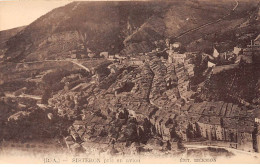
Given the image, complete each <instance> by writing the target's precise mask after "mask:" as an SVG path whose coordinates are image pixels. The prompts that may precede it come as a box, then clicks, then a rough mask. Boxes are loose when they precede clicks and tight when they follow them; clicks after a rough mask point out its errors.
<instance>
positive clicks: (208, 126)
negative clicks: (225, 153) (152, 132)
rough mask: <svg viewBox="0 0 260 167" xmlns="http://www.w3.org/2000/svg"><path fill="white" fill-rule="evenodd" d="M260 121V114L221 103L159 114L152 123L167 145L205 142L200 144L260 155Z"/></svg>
mask: <svg viewBox="0 0 260 167" xmlns="http://www.w3.org/2000/svg"><path fill="white" fill-rule="evenodd" d="M254 112H257V113H258V116H255V114H254ZM254 118H255V119H254ZM258 120H259V111H251V110H246V109H245V108H241V107H239V106H238V105H235V104H232V103H224V102H222V101H220V102H203V103H190V104H186V105H185V106H183V107H182V108H181V110H180V111H179V110H176V109H175V110H173V112H168V113H165V114H159V115H158V114H157V115H155V116H153V117H152V118H151V119H150V122H151V123H152V124H153V126H154V128H155V129H156V132H157V133H158V134H159V135H161V136H162V138H163V139H164V140H166V141H167V140H171V139H173V138H175V139H176V138H181V140H183V141H186V142H192V141H195V142H199V141H202V142H201V143H199V144H206V145H214V146H223V147H231V148H235V149H239V150H243V151H248V152H259V151H260V147H259V146H260V136H259V134H260V133H259V132H260V129H259V128H260V124H259V121H258ZM255 129H257V131H256V130H255Z"/></svg>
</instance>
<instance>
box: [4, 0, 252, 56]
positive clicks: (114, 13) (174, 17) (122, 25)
mask: <svg viewBox="0 0 260 167" xmlns="http://www.w3.org/2000/svg"><path fill="white" fill-rule="evenodd" d="M234 5H235V1H233V0H229V1H218V2H210V1H204V0H197V1H193V0H186V1H184V2H183V1H178V0H175V1H170V2H168V1H167V2H164V3H161V2H153V1H152V2H73V3H70V4H68V5H66V6H64V7H60V8H57V9H54V10H52V11H51V12H49V13H47V14H46V15H44V16H42V17H40V18H39V19H37V20H36V21H34V22H33V23H32V24H30V25H29V26H27V27H26V28H25V29H24V30H23V31H21V32H19V33H18V34H17V35H16V36H14V37H12V38H10V39H9V40H8V42H7V52H6V53H5V60H8V61H20V60H23V59H26V60H27V61H33V60H43V59H57V58H64V57H66V56H68V54H69V51H71V50H77V49H79V48H81V47H82V46H84V50H85V51H87V49H90V50H91V51H93V52H95V53H99V52H102V51H109V52H110V53H112V54H114V53H118V52H120V51H121V53H123V54H132V53H140V52H147V51H151V50H152V49H154V48H155V47H157V46H156V45H155V44H154V42H155V41H160V40H161V41H162V40H163V41H164V39H166V38H172V37H175V36H177V35H178V34H181V33H183V32H185V31H187V30H190V29H193V28H196V27H198V26H200V25H203V24H205V23H207V22H209V21H212V20H216V19H218V18H221V17H223V16H224V15H226V14H228V13H229V12H230V11H231V10H232V8H233V7H234ZM253 5H254V3H249V2H248V3H246V2H244V5H243V4H242V6H241V5H240V8H241V9H239V10H240V11H246V10H248V9H249V8H251V7H252V6H253ZM229 21H230V22H231V23H232V20H229ZM211 27H214V25H212V26H211ZM215 29H216V28H213V30H212V31H215ZM207 33H208V32H207ZM192 34H194V33H192ZM191 37H192V38H191ZM191 37H190V35H187V36H186V37H185V39H184V40H182V41H184V43H187V42H188V43H190V42H192V41H193V40H194V39H193V38H195V39H197V38H198V37H193V36H191Z"/></svg>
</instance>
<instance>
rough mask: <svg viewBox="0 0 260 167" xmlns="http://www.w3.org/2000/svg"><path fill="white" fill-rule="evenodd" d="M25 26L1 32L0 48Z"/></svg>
mask: <svg viewBox="0 0 260 167" xmlns="http://www.w3.org/2000/svg"><path fill="white" fill-rule="evenodd" d="M25 27H26V26H22V27H17V28H12V29H9V30H3V31H0V48H4V47H5V44H6V41H8V39H9V38H11V37H13V36H15V35H16V34H17V33H18V32H20V31H21V30H23V29H24V28H25Z"/></svg>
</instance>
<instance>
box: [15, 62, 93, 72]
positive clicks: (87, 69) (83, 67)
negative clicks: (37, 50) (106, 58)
mask: <svg viewBox="0 0 260 167" xmlns="http://www.w3.org/2000/svg"><path fill="white" fill-rule="evenodd" d="M43 62H71V63H73V64H75V65H77V66H79V67H80V68H82V69H84V70H86V71H88V72H90V69H89V68H87V67H85V66H84V65H82V64H80V63H78V62H77V60H72V59H71V60H43V61H32V62H22V63H16V64H33V63H43Z"/></svg>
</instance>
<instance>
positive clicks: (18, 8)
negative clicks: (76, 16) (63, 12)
mask: <svg viewBox="0 0 260 167" xmlns="http://www.w3.org/2000/svg"><path fill="white" fill-rule="evenodd" d="M70 2H72V0H45V1H43V0H0V31H2V30H7V29H11V28H15V27H20V26H24V25H29V24H30V23H32V22H33V21H35V20H36V19H37V18H39V17H40V16H42V15H44V14H46V13H48V12H49V11H51V10H52V9H54V8H57V7H60V6H64V5H66V4H68V3H70Z"/></svg>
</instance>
